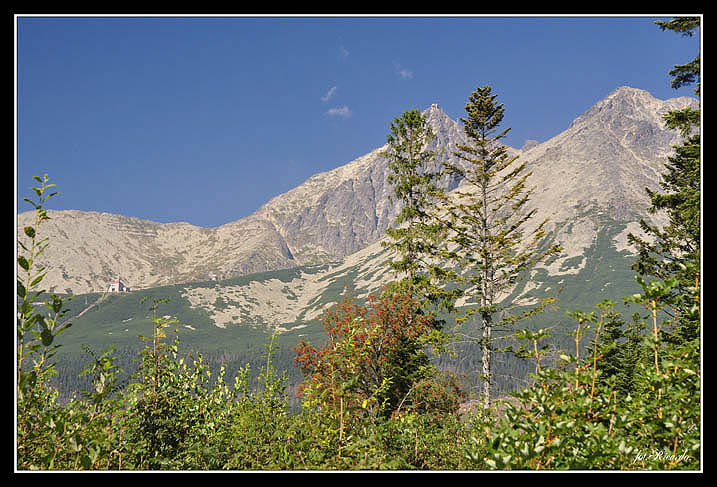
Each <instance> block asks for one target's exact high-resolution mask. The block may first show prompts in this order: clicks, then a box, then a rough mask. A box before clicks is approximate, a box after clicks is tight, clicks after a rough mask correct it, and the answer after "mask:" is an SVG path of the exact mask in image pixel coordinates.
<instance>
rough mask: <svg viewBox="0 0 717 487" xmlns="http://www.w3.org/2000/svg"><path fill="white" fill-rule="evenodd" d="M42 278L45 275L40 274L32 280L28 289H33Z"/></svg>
mask: <svg viewBox="0 0 717 487" xmlns="http://www.w3.org/2000/svg"><path fill="white" fill-rule="evenodd" d="M43 277H45V274H40V275H39V276H37V277H36V278H35V279H33V280H32V282H31V283H30V287H35V286H36V285H37V284H39V283H40V281H42V278H43Z"/></svg>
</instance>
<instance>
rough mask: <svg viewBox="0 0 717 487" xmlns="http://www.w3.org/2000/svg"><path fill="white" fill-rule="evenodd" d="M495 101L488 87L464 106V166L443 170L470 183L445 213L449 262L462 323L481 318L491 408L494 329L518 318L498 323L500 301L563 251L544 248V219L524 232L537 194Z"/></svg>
mask: <svg viewBox="0 0 717 487" xmlns="http://www.w3.org/2000/svg"><path fill="white" fill-rule="evenodd" d="M496 98H497V95H496V94H493V93H492V89H491V87H490V86H484V87H482V88H480V87H479V88H477V89H476V90H475V91H474V92H473V93H471V95H470V98H469V100H468V103H467V104H466V106H465V109H466V113H467V117H466V118H461V122H463V126H464V131H465V134H466V135H467V136H468V139H469V141H470V142H469V144H463V145H458V146H457V149H458V150H457V151H455V152H454V154H455V155H456V156H457V157H458V158H459V159H460V160H461V161H463V165H457V164H452V163H448V162H446V163H444V165H445V167H446V169H447V171H448V172H450V173H452V174H456V175H458V176H459V177H460V178H462V179H463V180H464V182H465V183H466V184H467V186H465V188H466V189H462V190H456V191H453V192H452V193H451V194H450V195H449V196H447V197H446V198H445V201H446V204H447V209H448V216H447V218H446V220H445V222H446V224H447V226H448V227H449V228H450V229H451V236H450V237H449V238H448V239H447V241H446V242H447V244H448V245H450V247H448V248H446V250H445V256H446V257H447V258H448V259H450V261H452V262H453V264H454V265H455V268H456V269H459V271H457V272H458V275H457V276H456V277H457V279H458V281H459V283H461V287H462V288H463V290H464V292H465V296H466V297H467V298H469V299H470V300H472V301H473V303H474V304H472V305H471V306H469V307H468V309H467V311H466V313H465V315H464V316H462V317H459V318H458V321H459V322H462V321H465V320H467V319H468V318H469V317H470V316H471V315H473V314H476V313H477V314H478V315H479V317H480V323H481V329H482V338H481V339H480V340H479V342H480V345H481V351H482V376H483V401H484V404H485V406H486V407H488V406H489V404H490V391H491V382H492V380H493V377H492V369H491V355H492V352H493V349H494V347H493V342H494V338H493V335H492V333H493V329H494V327H496V326H501V325H508V324H511V323H514V322H515V321H516V320H517V319H520V316H511V315H510V314H508V313H505V314H504V315H503V316H504V317H503V318H501V320H500V321H499V322H495V319H494V318H495V317H497V316H498V314H499V313H501V314H503V313H504V312H507V311H508V309H509V308H510V305H509V303H508V304H503V303H501V300H503V299H504V297H505V293H506V292H507V291H509V290H510V289H511V288H512V287H513V286H514V285H515V284H516V282H517V280H518V278H519V276H520V275H521V274H523V273H524V272H525V271H527V270H529V269H531V268H532V267H534V266H535V265H537V264H538V263H540V262H541V261H544V260H545V259H547V258H548V257H550V256H552V255H555V254H557V253H558V252H559V251H560V247H559V246H557V245H554V246H547V248H546V247H544V246H542V245H541V244H542V241H543V239H544V238H545V237H546V235H547V234H546V232H545V230H544V227H545V224H546V223H547V219H546V220H544V221H543V222H541V223H539V224H538V225H537V226H535V227H534V228H532V229H530V230H528V229H527V224H528V222H529V220H530V219H531V218H533V216H534V215H535V212H536V210H535V209H532V210H530V209H528V208H527V207H526V203H527V202H528V200H529V198H530V195H531V194H532V192H533V189H532V188H528V187H527V179H528V177H529V176H530V174H531V173H530V172H528V171H526V170H525V169H526V165H525V163H524V162H517V160H518V157H517V156H516V157H511V156H509V155H508V150H507V147H506V146H505V145H503V144H502V143H501V139H502V138H503V137H505V135H506V134H507V133H508V131H509V130H510V129H505V130H502V131H500V132H499V131H498V130H499V126H500V124H501V122H502V121H503V114H504V111H505V109H504V108H503V104H502V103H497V101H496ZM544 304H545V302H544ZM506 315H507V317H505V316H506ZM523 316H525V314H523Z"/></svg>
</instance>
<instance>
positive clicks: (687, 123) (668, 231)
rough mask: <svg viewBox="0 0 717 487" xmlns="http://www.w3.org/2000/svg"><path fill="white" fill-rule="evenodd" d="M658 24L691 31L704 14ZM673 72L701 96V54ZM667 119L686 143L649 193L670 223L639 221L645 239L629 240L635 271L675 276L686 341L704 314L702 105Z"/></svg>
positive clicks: (653, 209) (654, 209)
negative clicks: (701, 303) (634, 254)
mask: <svg viewBox="0 0 717 487" xmlns="http://www.w3.org/2000/svg"><path fill="white" fill-rule="evenodd" d="M656 23H657V24H658V25H659V26H660V28H661V29H662V30H672V31H674V32H677V33H681V34H682V35H683V36H692V35H693V32H694V31H695V30H696V29H698V28H699V26H700V19H699V18H694V17H682V18H676V19H673V20H671V21H669V22H661V21H658V22H656ZM670 74H671V75H672V76H673V81H672V87H673V88H675V89H677V88H680V87H682V86H685V85H688V84H691V83H696V85H697V86H696V88H695V94H696V95H697V96H699V95H700V56H699V55H698V56H697V57H696V58H695V59H694V60H692V61H691V62H689V63H687V64H685V65H677V66H675V67H674V69H673V70H671V71H670ZM664 120H665V124H666V126H667V127H668V128H671V129H675V130H679V131H680V133H681V135H682V136H683V142H682V144H681V145H679V146H674V147H673V148H674V149H675V153H674V155H673V156H671V157H669V158H668V162H667V164H666V166H665V172H664V173H663V174H662V181H661V182H660V185H661V186H662V189H663V190H664V192H663V193H660V192H657V191H652V190H650V189H649V188H646V192H647V194H648V195H649V197H650V202H651V206H650V207H649V208H648V212H649V213H650V214H656V213H658V212H664V213H665V214H666V215H667V217H668V223H667V225H665V226H664V227H662V228H660V227H659V226H657V225H654V224H650V223H648V222H646V221H645V220H641V221H640V226H641V228H642V231H643V232H644V234H645V238H642V237H639V236H636V235H633V234H630V235H629V236H628V239H629V241H630V242H631V243H632V244H633V245H635V246H636V247H637V251H638V259H637V261H636V262H635V264H634V265H633V269H634V270H635V271H637V272H638V273H639V274H640V275H643V276H654V277H656V278H658V279H660V280H663V281H668V280H670V279H677V285H676V286H675V287H674V288H673V293H672V298H673V299H674V302H673V305H672V306H671V308H672V311H671V314H672V315H673V316H674V317H675V318H676V319H677V320H678V322H679V325H678V329H677V331H676V333H675V334H674V335H673V336H672V337H671V338H672V339H677V340H679V341H687V340H692V339H695V338H697V336H698V334H699V333H698V328H699V319H700V318H699V306H698V302H697V301H696V299H697V296H698V294H699V287H700V238H701V216H700V200H701V191H700V188H701V182H702V181H701V161H700V143H701V142H700V134H699V132H698V129H699V123H700V110H699V109H694V108H691V107H687V108H684V109H682V110H674V111H671V112H669V113H667V114H666V115H665V116H664Z"/></svg>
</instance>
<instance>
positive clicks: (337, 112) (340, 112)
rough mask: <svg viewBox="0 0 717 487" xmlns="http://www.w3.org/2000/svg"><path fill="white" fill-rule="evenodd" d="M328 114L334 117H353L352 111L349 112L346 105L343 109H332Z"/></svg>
mask: <svg viewBox="0 0 717 487" xmlns="http://www.w3.org/2000/svg"><path fill="white" fill-rule="evenodd" d="M326 114H327V115H330V116H332V117H342V118H349V117H350V116H351V110H349V107H347V106H346V105H344V106H342V107H341V108H338V107H337V108H330V109H329V111H328V112H326Z"/></svg>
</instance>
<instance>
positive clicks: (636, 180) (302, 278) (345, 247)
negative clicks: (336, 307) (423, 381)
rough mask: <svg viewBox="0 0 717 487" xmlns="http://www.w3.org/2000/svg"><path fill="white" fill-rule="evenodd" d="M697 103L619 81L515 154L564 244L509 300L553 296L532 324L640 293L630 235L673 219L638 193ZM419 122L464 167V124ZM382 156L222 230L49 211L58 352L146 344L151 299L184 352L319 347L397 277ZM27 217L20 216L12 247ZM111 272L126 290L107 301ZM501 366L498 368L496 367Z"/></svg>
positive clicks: (453, 184)
mask: <svg viewBox="0 0 717 487" xmlns="http://www.w3.org/2000/svg"><path fill="white" fill-rule="evenodd" d="M698 103H699V102H698V101H697V100H696V99H694V98H691V97H680V98H673V99H669V100H658V99H656V98H654V97H653V96H652V95H651V94H650V93H648V92H647V91H644V90H639V89H635V88H630V87H619V88H617V89H615V90H614V91H612V92H611V93H609V94H608V95H607V96H606V97H605V98H604V99H602V100H600V101H599V102H597V103H596V104H595V105H594V106H592V107H591V108H589V109H588V110H587V111H586V112H585V113H583V114H581V115H580V116H578V117H577V118H576V119H575V120H573V122H572V123H571V124H570V125H569V127H567V129H566V130H565V131H563V132H561V133H559V134H557V135H556V136H554V137H553V138H551V139H549V140H547V141H544V142H542V143H540V142H537V141H532V140H528V141H526V143H525V144H524V145H523V147H521V148H520V149H516V148H509V151H510V152H511V153H512V154H514V155H517V156H519V157H520V160H522V161H525V162H526V164H527V168H528V170H529V171H531V173H532V174H531V176H530V177H529V179H528V184H529V186H532V187H534V188H535V191H534V193H533V195H532V197H531V200H530V202H529V205H530V206H531V207H532V208H535V209H537V213H536V216H535V218H534V219H533V220H534V221H535V222H538V221H542V220H543V219H545V218H549V223H548V225H547V227H546V229H547V230H548V231H549V235H550V238H552V239H553V240H554V241H557V242H559V243H560V244H561V245H562V247H563V249H564V250H563V252H562V254H561V255H560V256H558V257H557V258H555V259H553V260H551V261H550V262H549V263H547V264H545V265H542V266H539V267H537V268H535V269H533V270H532V271H531V274H530V276H528V278H527V279H525V280H524V281H522V282H520V283H519V284H518V285H517V286H516V287H515V288H514V289H513V290H511V295H509V296H508V299H509V300H510V301H511V302H513V303H517V304H530V303H533V302H536V301H537V299H539V298H541V297H545V296H548V295H558V296H559V299H558V301H557V304H556V308H555V309H556V310H557V311H556V312H553V313H546V314H545V316H543V317H541V318H540V319H538V320H534V321H535V322H534V323H532V324H531V325H530V326H533V327H537V326H550V327H562V328H564V329H569V326H570V325H569V324H566V323H564V322H565V316H566V315H565V311H566V310H575V309H583V310H587V309H589V308H591V307H592V306H594V305H595V304H596V303H597V302H599V301H602V300H603V299H605V298H610V299H613V300H614V301H618V302H619V301H621V298H622V296H624V295H627V294H631V293H634V292H638V291H639V289H636V288H635V286H636V284H635V282H634V279H633V276H634V273H633V272H632V271H631V269H630V265H631V263H632V262H633V260H634V256H633V254H632V252H631V248H630V247H629V245H628V243H627V235H628V233H639V225H638V223H637V222H638V221H639V219H640V218H652V219H653V220H657V223H664V221H660V220H661V219H664V216H661V215H659V214H658V215H654V216H653V215H648V214H647V211H646V209H647V207H648V206H649V204H650V202H649V198H648V196H647V193H646V191H645V188H650V189H653V190H660V185H659V182H660V179H661V173H662V172H663V168H664V164H665V162H666V158H667V157H668V156H669V155H670V154H672V153H673V151H674V149H673V146H674V145H678V144H679V143H680V142H681V137H680V135H679V133H677V131H672V130H668V129H666V128H665V126H664V122H663V119H662V115H664V114H665V113H667V112H668V111H670V110H675V109H680V108H684V107H686V106H693V107H696V106H697V105H698ZM424 113H425V114H426V115H427V117H428V120H429V123H430V125H431V126H432V128H433V130H434V132H435V133H436V138H435V139H434V140H433V141H432V143H431V146H430V149H432V150H435V151H436V152H439V153H440V157H439V158H437V160H438V161H440V160H446V159H448V160H451V161H452V162H454V163H455V162H459V161H458V159H457V158H455V156H453V154H452V151H453V150H454V149H455V147H456V145H457V144H461V143H465V142H466V138H465V135H464V133H463V129H462V126H461V124H460V123H459V122H457V121H455V120H452V119H451V118H450V117H449V116H447V115H446V114H445V113H444V112H443V111H442V110H441V109H440V108H439V107H438V106H437V105H431V106H430V107H429V108H427V109H426V110H425V112H424ZM386 149H387V146H385V145H384V146H381V147H378V148H375V149H373V150H371V151H370V152H368V153H366V154H365V155H363V156H361V157H359V158H357V159H356V160H354V161H351V162H349V163H347V164H345V165H342V166H340V167H337V168H336V169H334V170H331V171H328V172H324V173H320V174H316V175H314V176H313V177H311V178H309V179H308V180H307V181H306V182H304V183H303V184H301V185H299V186H298V187H296V188H294V189H292V190H290V191H288V192H287V193H284V194H282V195H279V196H277V197H275V198H273V199H271V200H270V201H268V202H267V203H266V204H265V205H263V206H262V207H261V208H259V210H257V211H256V212H255V213H254V214H252V215H250V216H248V217H246V218H242V219H239V220H236V221H233V222H230V223H227V224H225V225H222V226H219V227H216V228H202V227H198V226H194V225H190V224H188V223H168V224H162V223H156V222H151V221H146V220H141V219H138V218H133V217H128V216H122V215H115V214H109V213H98V212H91V211H80V210H63V211H53V210H49V211H48V215H49V216H50V220H48V221H46V222H44V223H43V224H42V226H41V228H40V234H41V236H42V237H43V238H44V237H48V238H49V241H50V245H49V247H48V248H47V249H46V251H45V252H44V254H43V255H42V259H41V260H40V262H39V263H40V264H41V265H46V266H47V275H46V277H45V278H44V280H43V287H44V288H45V289H47V290H48V291H52V292H56V293H62V294H64V293H67V294H74V295H76V297H75V298H74V299H73V300H72V301H71V302H70V313H69V317H70V318H69V319H71V320H72V323H73V327H72V328H71V329H70V330H69V331H68V332H66V333H65V334H63V337H64V340H65V341H66V342H68V345H69V346H67V347H63V348H64V350H65V352H64V353H67V354H70V355H71V354H72V353H75V354H79V353H80V352H79V350H80V346H79V344H81V343H82V344H90V345H91V346H93V347H95V348H100V347H104V346H106V345H107V344H109V343H115V344H118V345H119V346H120V347H132V346H136V345H137V343H138V342H137V339H136V338H137V334H138V333H141V334H144V335H148V334H150V333H151V326H152V325H151V323H152V322H151V319H150V318H149V316H148V310H147V309H146V308H147V305H140V304H139V302H140V298H141V297H142V296H153V297H157V298H163V297H169V298H170V300H171V304H165V305H163V311H162V313H166V314H170V315H172V316H174V317H177V318H178V319H179V325H178V326H179V327H180V328H181V330H182V333H183V336H184V338H183V339H184V340H185V343H188V344H190V345H191V346H192V347H195V348H197V349H203V350H204V351H213V352H221V353H223V354H226V353H229V352H228V351H231V353H234V351H236V350H237V349H240V350H244V352H245V355H242V360H243V359H244V357H253V358H252V360H253V359H254V358H256V357H257V356H259V355H260V354H261V350H263V348H264V340H265V337H266V334H267V333H270V332H272V331H281V332H282V336H283V338H282V340H283V341H284V342H285V345H286V344H289V345H290V344H292V343H293V344H295V343H296V341H298V340H299V339H300V338H301V337H304V336H309V337H314V338H315V339H319V338H317V337H319V336H321V331H320V328H321V327H320V324H319V323H318V322H317V321H316V318H318V317H319V316H320V315H321V313H322V311H323V310H325V309H327V308H328V307H330V306H331V305H332V304H334V303H336V302H337V301H339V300H340V299H342V295H346V294H348V295H350V296H353V297H356V298H359V299H360V298H364V297H366V296H367V295H368V294H369V293H371V292H375V291H378V290H379V289H380V287H381V285H382V284H384V283H386V282H387V281H388V280H390V279H392V278H394V277H395V276H394V275H393V274H392V273H391V271H390V270H389V267H388V265H387V260H388V259H390V258H391V255H389V254H388V251H387V250H386V249H385V248H384V247H383V246H382V245H381V243H382V240H383V239H384V238H385V230H386V229H387V228H388V227H389V226H390V225H391V224H392V223H393V221H394V218H395V216H396V214H397V212H398V211H399V209H400V208H399V207H398V206H396V205H392V204H391V203H390V201H389V196H390V195H391V193H392V188H391V186H390V185H389V183H388V182H387V176H388V171H389V169H388V162H387V160H386V158H385V157H384V156H383V152H384V151H385V150H386ZM438 163H440V162H438ZM442 184H443V186H444V187H445V188H447V189H448V190H453V189H456V188H459V187H460V186H461V185H462V181H460V180H457V179H454V178H449V177H446V179H444V180H443V181H442ZM33 216H34V215H33V212H25V213H21V214H19V215H18V233H17V234H18V239H19V240H23V239H24V238H25V236H24V233H23V232H22V228H23V227H24V226H25V225H28V224H31V223H32V218H33ZM117 277H120V278H121V279H122V281H123V282H124V283H125V285H127V286H129V287H130V288H131V289H132V292H130V293H108V292H106V291H107V288H108V286H109V284H110V282H111V281H112V280H113V279H117ZM83 296H84V298H83ZM459 304H461V303H459ZM285 348H286V349H287V350H289V349H290V347H285ZM244 352H242V353H244ZM285 353H288V352H285ZM290 361H291V359H290V358H286V363H290ZM464 365H465V367H468V368H470V367H469V366H468V365H466V364H464ZM453 366H454V365H451V367H453ZM511 367H514V366H513V365H509V364H507V363H506V364H504V372H505V371H506V370H509V371H510V374H517V375H511V377H510V378H509V379H508V380H507V382H506V384H512V383H513V382H514V381H515V380H518V379H516V377H518V376H524V375H526V374H527V372H529V370H528V369H525V370H523V371H521V372H514V369H513V368H511ZM475 369H476V370H477V366H476V367H475ZM496 370H497V372H496V373H498V374H500V373H501V372H500V371H501V364H497V369H496ZM505 373H506V374H507V373H508V372H505ZM506 387H507V388H509V385H506Z"/></svg>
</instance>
